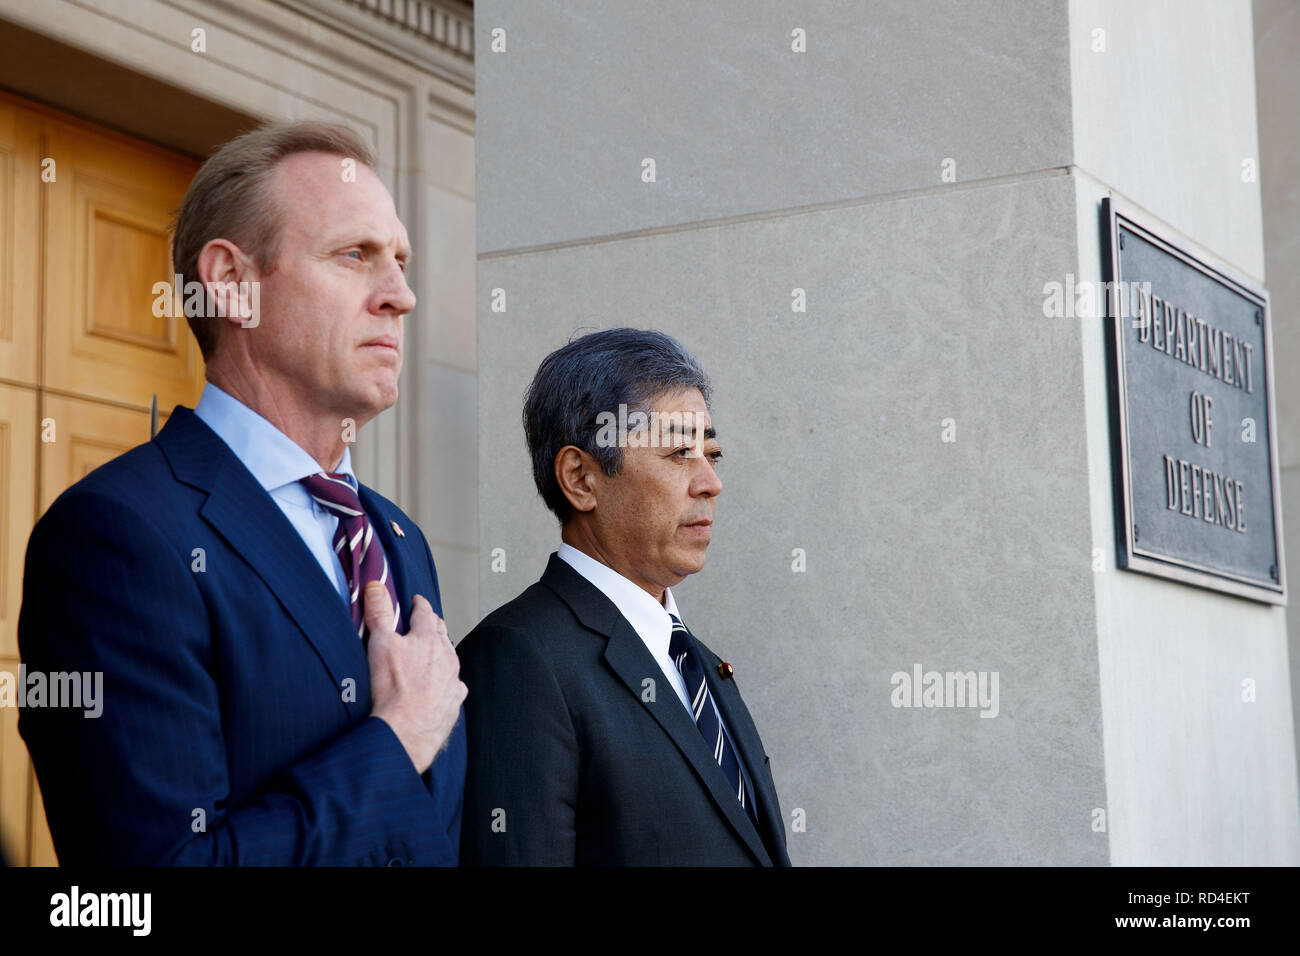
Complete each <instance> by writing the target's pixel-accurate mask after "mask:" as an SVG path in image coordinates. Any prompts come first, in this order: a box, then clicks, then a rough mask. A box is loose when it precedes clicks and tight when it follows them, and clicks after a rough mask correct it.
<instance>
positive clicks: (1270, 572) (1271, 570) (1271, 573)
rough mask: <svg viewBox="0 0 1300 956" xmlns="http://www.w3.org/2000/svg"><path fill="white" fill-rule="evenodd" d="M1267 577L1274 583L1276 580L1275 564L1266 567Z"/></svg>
mask: <svg viewBox="0 0 1300 956" xmlns="http://www.w3.org/2000/svg"><path fill="white" fill-rule="evenodd" d="M1268 576H1269V577H1270V578H1272V579H1273V580H1274V581H1276V580H1277V565H1276V564H1270V565H1269V566H1268Z"/></svg>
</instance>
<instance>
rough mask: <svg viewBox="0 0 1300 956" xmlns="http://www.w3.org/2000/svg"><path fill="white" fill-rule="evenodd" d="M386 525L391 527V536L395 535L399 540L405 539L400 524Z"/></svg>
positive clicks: (394, 522)
mask: <svg viewBox="0 0 1300 956" xmlns="http://www.w3.org/2000/svg"><path fill="white" fill-rule="evenodd" d="M388 523H389V524H390V525H392V526H393V534H395V535H397V536H398V537H399V538H405V537H406V532H405V531H403V530H402V526H401V525H400V524H398V523H397V522H396V521H389V522H388Z"/></svg>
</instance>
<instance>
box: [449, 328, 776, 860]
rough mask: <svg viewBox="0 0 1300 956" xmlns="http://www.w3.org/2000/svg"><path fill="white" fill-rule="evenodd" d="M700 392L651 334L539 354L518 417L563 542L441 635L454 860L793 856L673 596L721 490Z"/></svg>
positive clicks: (695, 369)
mask: <svg viewBox="0 0 1300 956" xmlns="http://www.w3.org/2000/svg"><path fill="white" fill-rule="evenodd" d="M708 401H709V381H708V378H707V377H706V375H705V374H704V371H703V369H702V368H701V367H700V365H699V363H698V362H696V360H695V359H694V358H693V357H692V356H691V355H690V353H688V352H687V351H686V350H685V349H684V348H683V347H682V346H681V344H680V343H678V342H677V341H676V340H675V339H672V338H671V337H669V336H667V335H664V334H662V333H659V332H642V331H639V330H636V329H611V330H608V331H605V332H596V333H593V334H591V335H587V336H584V337H582V338H579V339H576V340H574V341H573V342H570V343H569V344H568V345H566V346H564V347H563V348H561V349H559V350H557V351H555V352H553V353H551V355H549V356H547V358H546V359H545V360H544V361H543V362H542V364H541V367H540V368H539V369H538V370H537V375H536V377H535V378H534V379H533V382H532V385H531V386H530V387H529V390H528V397H527V399H526V400H525V404H524V430H525V436H526V438H527V442H528V449H529V453H530V455H531V457H532V462H533V477H534V480H535V482H536V484H537V489H538V491H539V492H540V493H541V495H542V498H543V500H544V501H545V502H546V504H547V506H548V507H549V508H550V509H551V510H552V511H553V512H554V513H555V515H556V517H558V518H559V520H560V523H561V529H560V536H561V539H562V542H563V543H562V544H561V545H560V547H559V550H558V552H556V553H555V554H552V555H551V558H550V563H549V564H548V565H547V566H546V571H545V573H544V574H543V575H542V579H541V581H540V582H538V583H537V584H534V585H533V586H532V587H530V588H528V589H527V590H526V591H524V592H523V593H522V594H521V595H519V596H518V597H517V598H515V599H514V600H513V601H511V602H510V603H508V604H506V605H504V606H502V607H500V608H498V609H497V610H496V611H494V612H493V613H492V614H490V615H488V617H486V618H485V619H484V620H483V621H482V622H480V623H479V625H478V627H476V628H475V629H474V630H473V632H472V633H471V634H470V635H469V636H468V637H466V638H465V640H464V641H462V642H461V643H460V645H459V646H458V647H457V652H458V653H459V654H460V656H461V673H462V675H463V676H464V680H465V683H466V684H467V685H468V687H469V700H468V702H467V704H466V716H467V719H468V726H469V772H468V777H467V779H466V784H465V821H464V826H463V828H462V838H461V856H462V860H463V862H465V863H467V864H480V865H502V864H524V865H558V866H573V865H583V864H586V865H603V866H610V865H637V866H681V865H707V866H789V865H790V858H789V856H788V855H787V853H786V842H785V825H784V821H783V818H782V816H781V808H780V806H779V804H778V802H777V795H776V787H775V785H774V784H773V782H772V774H771V771H770V768H769V761H768V757H767V754H766V753H765V752H764V749H763V742H762V740H760V739H759V736H758V730H757V729H756V728H755V726H754V722H753V720H752V719H751V718H750V716H749V711H748V709H747V708H746V707H745V703H744V701H742V700H741V698H740V690H739V688H738V687H737V686H736V680H735V677H734V669H733V668H732V667H731V665H730V664H727V663H725V662H724V661H722V660H721V659H720V658H719V657H718V656H717V655H716V654H714V653H713V652H712V651H711V650H709V648H708V647H706V646H705V645H704V643H703V642H702V641H700V640H698V639H697V638H696V637H695V636H694V635H693V634H692V633H691V632H690V630H689V629H688V628H687V627H686V624H685V622H684V621H683V620H682V616H681V614H680V612H679V611H678V607H677V603H676V601H675V599H674V597H673V593H672V588H673V587H674V586H675V585H677V584H680V583H681V581H682V580H683V579H684V578H686V577H687V575H690V574H694V573H695V572H697V571H699V570H700V569H701V568H703V567H704V558H705V552H706V550H707V549H708V546H709V541H710V540H711V538H712V533H713V513H714V505H715V504H716V502H717V498H718V495H719V494H720V493H721V491H722V482H721V481H720V480H719V478H718V475H717V472H716V470H715V468H716V466H717V462H718V460H719V459H720V458H721V457H722V452H721V449H720V448H719V446H718V440H717V433H716V431H715V429H714V427H713V423H712V419H711V416H710V411H709V405H708Z"/></svg>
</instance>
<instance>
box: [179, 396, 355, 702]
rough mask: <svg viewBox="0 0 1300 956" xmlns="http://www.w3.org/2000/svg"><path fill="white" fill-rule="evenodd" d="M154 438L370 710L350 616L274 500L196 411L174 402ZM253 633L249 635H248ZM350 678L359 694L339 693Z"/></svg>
mask: <svg viewBox="0 0 1300 956" xmlns="http://www.w3.org/2000/svg"><path fill="white" fill-rule="evenodd" d="M153 440H154V441H155V442H157V443H158V445H159V446H160V447H161V448H162V450H163V453H164V454H165V455H166V456H167V459H168V462H169V463H170V465H171V467H172V472H173V474H175V475H176V477H177V478H178V479H179V480H180V481H183V482H185V483H186V484H189V485H191V486H192V487H195V488H198V489H200V490H202V491H205V492H207V495H208V498H207V501H205V502H204V503H203V505H202V507H200V508H199V514H200V515H201V516H202V517H203V519H204V520H205V521H207V523H208V524H209V525H211V526H212V528H213V529H214V530H215V531H216V532H217V533H218V534H219V535H221V537H223V538H224V539H225V540H226V541H227V542H228V543H229V544H230V546H231V548H232V549H233V550H234V551H235V552H236V553H237V554H239V556H240V557H241V558H242V559H243V560H244V561H245V562H246V563H247V564H248V566H249V567H250V568H252V569H253V571H254V572H255V573H256V574H257V576H258V577H260V578H261V579H262V581H263V582H264V583H265V584H266V586H267V587H268V588H270V590H271V591H272V593H274V594H275V596H276V598H277V599H278V600H279V601H280V603H281V604H282V605H283V606H284V609H285V610H286V611H287V612H288V614H289V616H290V617H291V618H293V620H294V622H295V623H296V624H297V625H298V627H299V629H300V630H301V631H302V633H303V636H304V637H305V638H306V639H307V641H308V642H309V643H310V644H311V646H312V647H313V648H314V649H315V651H316V654H317V655H318V656H319V657H320V659H321V662H322V663H323V664H324V665H325V669H326V670H327V671H328V672H329V674H330V677H331V678H332V679H333V681H334V685H335V686H336V687H338V688H340V693H339V699H340V701H341V702H342V703H343V706H344V707H345V708H346V709H347V711H348V713H349V716H350V717H351V718H352V720H353V722H354V723H356V722H360V721H362V720H364V719H365V718H366V716H367V713H368V710H369V703H368V702H369V700H370V669H369V667H368V666H367V663H366V657H365V652H364V650H363V648H362V645H361V641H360V640H359V639H358V638H357V634H356V631H355V630H353V628H352V618H351V616H350V615H349V614H348V613H347V608H346V607H344V605H343V602H342V599H341V598H340V597H339V594H338V592H337V591H336V590H335V589H334V585H333V583H332V582H331V581H330V580H329V579H328V578H327V577H326V576H325V575H324V574H323V573H322V572H321V568H320V564H318V563H317V561H316V559H315V558H314V557H313V556H312V553H311V551H310V549H308V547H307V545H306V544H305V543H304V542H303V540H302V537H301V536H300V535H299V534H298V532H297V530H296V529H295V528H294V527H293V525H292V524H290V523H289V519H288V518H286V517H285V516H284V512H282V511H281V510H280V507H279V506H278V505H277V504H276V503H275V500H274V499H273V498H272V497H271V496H270V495H269V494H267V492H266V491H265V489H263V488H262V486H261V485H259V484H258V483H257V480H256V479H255V478H254V477H253V475H252V474H251V473H250V472H249V470H248V469H247V468H245V467H244V465H243V463H242V462H241V461H240V460H239V459H238V458H237V457H236V456H235V455H234V453H233V452H231V451H230V448H229V446H227V445H226V443H225V442H223V441H222V440H221V439H220V438H219V437H217V434H216V433H215V432H213V431H212V429H210V428H208V426H207V425H206V424H204V423H203V421H202V419H200V418H198V417H197V416H196V415H195V414H194V412H193V411H192V410H191V409H188V408H185V407H183V406H177V407H176V408H175V410H173V412H172V415H171V417H170V418H169V419H168V421H167V425H166V426H165V427H164V428H163V429H162V431H160V432H159V433H158V435H157V436H156V437H155V438H154V439H153ZM209 571H210V572H211V571H212V569H211V568H209ZM218 573H219V572H218ZM256 637H257V635H250V639H255V638H256ZM348 679H351V680H352V681H354V683H355V687H356V693H355V694H351V695H344V694H343V693H342V689H343V687H344V684H343V682H344V681H345V680H348ZM345 697H349V698H351V699H350V700H346V699H344V698H345Z"/></svg>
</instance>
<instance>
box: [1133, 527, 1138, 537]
mask: <svg viewBox="0 0 1300 956" xmlns="http://www.w3.org/2000/svg"><path fill="white" fill-rule="evenodd" d="M1137 539H1138V526H1137V525H1134V526H1133V540H1134V541H1136V540H1137Z"/></svg>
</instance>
